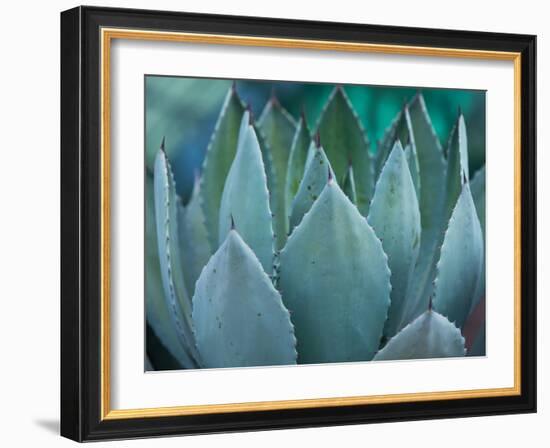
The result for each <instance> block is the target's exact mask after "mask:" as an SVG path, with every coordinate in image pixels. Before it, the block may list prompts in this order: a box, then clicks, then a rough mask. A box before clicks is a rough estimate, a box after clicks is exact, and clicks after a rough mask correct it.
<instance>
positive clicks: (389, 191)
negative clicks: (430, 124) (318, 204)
mask: <svg viewBox="0 0 550 448" xmlns="http://www.w3.org/2000/svg"><path fill="white" fill-rule="evenodd" d="M368 221H369V224H370V225H371V226H372V228H373V229H374V231H375V233H376V235H377V236H378V237H379V238H380V239H381V240H382V247H383V248H384V252H386V254H387V256H388V265H389V268H390V271H391V284H392V291H391V305H390V309H389V313H388V319H387V321H386V325H385V327H384V336H386V337H387V338H389V337H392V336H393V335H394V334H395V333H396V332H397V331H398V330H399V325H400V323H401V321H402V320H403V315H404V312H405V305H406V299H407V291H408V285H409V281H410V278H411V276H412V273H413V270H414V266H415V264H416V260H417V258H418V251H419V248H420V232H421V228H420V211H419V208H418V200H417V198H416V192H415V189H414V184H413V181H412V178H411V174H410V171H409V165H408V163H407V160H406V156H405V153H404V151H403V148H402V147H401V143H399V140H398V141H397V142H396V143H395V145H394V147H393V150H392V152H391V153H390V155H389V157H388V159H387V160H386V163H385V164H384V167H383V168H382V172H381V173H380V177H379V178H378V181H377V183H376V190H375V192H374V197H373V199H372V202H371V205H370V209H369V216H368Z"/></svg>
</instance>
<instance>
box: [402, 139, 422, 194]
mask: <svg viewBox="0 0 550 448" xmlns="http://www.w3.org/2000/svg"><path fill="white" fill-rule="evenodd" d="M405 157H407V163H408V164H409V170H410V172H411V179H412V181H413V184H414V191H416V197H417V198H419V197H420V168H419V167H418V156H417V155H416V147H415V146H413V145H411V144H410V143H409V144H407V145H406V146H405Z"/></svg>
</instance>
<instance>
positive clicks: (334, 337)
mask: <svg viewBox="0 0 550 448" xmlns="http://www.w3.org/2000/svg"><path fill="white" fill-rule="evenodd" d="M279 275H280V277H279V285H278V286H279V289H280V291H281V294H282V296H283V301H284V303H285V305H286V306H287V307H288V309H289V310H290V313H291V317H292V321H293V323H294V326H295V331H296V337H297V340H298V360H299V362H300V363H324V362H346V361H367V360H370V359H371V358H372V357H373V356H374V354H375V353H376V351H377V350H378V346H379V344H380V340H381V336H382V330H383V326H384V321H385V320H386V316H387V313H388V307H389V304H390V289H391V286H390V271H389V269H388V263H387V257H386V255H385V253H384V251H383V249H382V244H381V243H380V240H379V239H378V238H377V237H376V235H375V234H374V231H373V230H372V228H371V227H370V226H369V224H368V223H367V220H366V219H365V218H364V217H363V216H361V214H360V213H359V211H358V210H357V207H355V206H354V205H353V204H352V203H351V202H350V201H349V199H348V198H347V197H346V195H345V194H344V193H343V192H342V190H341V189H340V187H339V186H338V185H337V184H336V182H334V181H329V182H328V183H327V185H326V187H325V188H324V190H323V191H322V193H321V195H320V196H319V198H318V199H317V200H316V201H315V202H314V204H313V206H312V207H311V210H310V211H309V212H308V213H306V215H305V216H304V218H303V220H302V222H301V223H300V225H299V226H298V227H296V228H295V229H294V232H293V233H292V234H291V235H290V236H289V238H288V241H287V244H286V246H285V247H284V249H283V250H282V251H281V254H280V274H279Z"/></svg>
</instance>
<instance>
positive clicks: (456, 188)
mask: <svg viewBox="0 0 550 448" xmlns="http://www.w3.org/2000/svg"><path fill="white" fill-rule="evenodd" d="M463 177H466V179H469V178H470V176H469V173H468V138H467V136H466V124H465V123H464V116H463V115H462V114H459V116H458V118H457V121H456V123H455V125H454V127H453V130H452V131H451V136H450V138H449V145H448V148H447V188H446V191H447V198H446V214H445V218H446V219H449V217H450V216H451V213H452V211H453V209H454V206H455V204H456V200H457V199H458V196H459V195H460V192H461V191H462V179H463Z"/></svg>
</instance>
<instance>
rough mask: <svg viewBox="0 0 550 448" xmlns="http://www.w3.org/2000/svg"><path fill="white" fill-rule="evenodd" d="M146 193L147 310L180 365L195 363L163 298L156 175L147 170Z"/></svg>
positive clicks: (151, 323) (156, 329)
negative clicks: (182, 342) (156, 203)
mask: <svg viewBox="0 0 550 448" xmlns="http://www.w3.org/2000/svg"><path fill="white" fill-rule="evenodd" d="M145 195H146V197H145V314H146V316H147V321H148V322H149V325H151V327H152V329H153V331H154V332H155V334H156V335H157V337H158V338H159V340H160V342H161V343H162V345H163V346H164V347H165V348H166V350H168V352H169V353H170V354H171V355H172V357H173V358H174V359H176V361H177V362H178V363H179V364H180V366H181V367H182V368H184V367H194V366H195V362H194V361H193V360H192V359H191V358H190V355H188V354H187V352H186V351H185V350H184V349H183V346H182V345H181V342H180V341H179V339H178V335H177V333H176V329H175V327H174V325H171V320H172V318H171V317H170V313H169V312H168V304H167V303H166V300H165V298H164V289H163V286H162V278H161V273H160V260H159V253H158V239H157V228H156V223H155V200H154V193H153V176H152V175H151V174H149V173H146V174H145Z"/></svg>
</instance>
